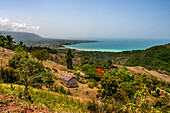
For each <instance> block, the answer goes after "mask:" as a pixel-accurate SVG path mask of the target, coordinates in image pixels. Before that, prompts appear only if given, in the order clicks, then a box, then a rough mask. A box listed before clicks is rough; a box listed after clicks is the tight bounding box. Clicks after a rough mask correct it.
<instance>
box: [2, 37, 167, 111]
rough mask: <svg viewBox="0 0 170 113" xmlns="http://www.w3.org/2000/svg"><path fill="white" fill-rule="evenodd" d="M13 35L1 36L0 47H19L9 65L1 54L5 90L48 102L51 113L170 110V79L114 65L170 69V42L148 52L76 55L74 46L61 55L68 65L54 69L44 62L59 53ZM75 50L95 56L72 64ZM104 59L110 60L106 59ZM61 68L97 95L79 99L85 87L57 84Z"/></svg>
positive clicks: (39, 101) (21, 97) (81, 85)
mask: <svg viewBox="0 0 170 113" xmlns="http://www.w3.org/2000/svg"><path fill="white" fill-rule="evenodd" d="M12 39H13V38H12V37H11V36H7V37H5V36H3V35H0V41H1V42H0V46H2V47H4V48H8V49H11V50H15V54H14V55H12V57H11V58H10V59H9V60H8V65H7V66H2V62H3V58H1V59H0V60H1V69H0V78H1V80H0V83H1V84H0V93H1V94H8V95H14V96H17V97H19V98H20V99H24V100H26V101H27V102H29V103H33V104H36V105H40V106H42V107H45V108H46V109H48V110H49V111H50V112H55V111H56V112H107V113H111V112H116V113H120V112H128V113H155V112H158V113H168V111H170V109H169V108H170V107H169V101H170V100H169V99H170V98H169V93H170V83H167V82H164V81H161V80H158V78H157V77H155V76H153V75H147V74H145V73H144V74H133V73H131V72H130V71H128V69H127V68H126V67H123V68H122V69H119V70H118V69H117V68H115V67H114V63H118V62H119V63H123V62H124V63H125V65H130V64H132V63H133V64H134V65H143V66H144V67H145V66H146V68H149V69H155V70H158V71H160V70H161V71H166V72H169V68H167V66H169V61H168V60H167V59H169V53H170V51H169V47H167V46H156V47H153V48H150V49H147V50H144V51H132V52H122V53H109V52H107V53H106V54H105V55H104V53H103V52H91V53H92V54H90V52H77V53H79V54H77V53H76V51H73V52H72V51H71V50H70V49H69V50H68V51H67V52H66V56H65V59H64V60H63V59H62V60H63V61H62V60H61V59H60V63H61V64H64V63H65V62H64V61H66V63H67V68H66V67H64V66H61V67H59V68H56V67H51V68H52V69H51V68H50V67H44V65H43V64H42V61H43V60H47V59H49V57H50V54H57V51H56V50H54V49H50V48H46V47H27V46H25V45H23V42H20V43H19V44H18V45H17V44H15V45H14V42H13V40H12ZM28 52H30V53H32V55H29V53H28ZM100 53H101V55H99V54H100ZM73 54H74V55H76V56H79V55H80V56H81V55H85V54H89V56H91V55H93V57H92V56H91V57H90V58H88V57H87V56H82V57H81V59H80V60H81V63H80V64H79V65H76V67H73V66H72V65H73V64H72V63H73V62H72V59H73ZM102 55H103V56H102ZM107 55H108V56H107ZM111 55H113V56H111ZM152 55H153V56H152ZM94 56H96V57H94ZM34 57H36V58H37V59H36V58H34ZM116 57H118V58H116ZM54 58H55V56H54ZM102 58H104V59H106V60H101V59H102ZM113 58H114V59H113ZM96 59H98V60H96ZM122 60H123V61H122ZM142 60H143V61H142ZM45 63H46V62H45ZM127 63H129V64H127ZM135 63H136V64H135ZM154 63H155V64H154ZM51 64H52V61H51ZM50 66H54V65H50ZM52 70H54V71H52ZM60 71H66V72H70V73H73V74H74V75H75V76H76V77H77V78H78V79H79V80H78V81H79V82H80V83H82V84H80V83H78V84H79V85H80V87H81V88H83V89H84V88H85V87H87V88H88V89H89V90H88V91H86V90H85V95H88V94H89V93H90V92H89V91H95V92H93V94H97V95H95V96H96V98H94V99H91V98H87V100H88V101H85V100H83V102H80V100H81V99H82V98H81V99H80V100H79V98H77V97H76V99H75V96H78V95H74V93H75V92H76V91H80V89H78V88H76V89H75V90H72V91H71V89H65V88H64V87H63V86H61V85H58V82H59V80H58V78H57V77H56V76H54V75H52V74H53V73H55V74H59V73H60ZM50 72H51V73H50ZM94 89H95V90H94ZM78 93H79V92H78ZM81 93H82V92H81ZM89 96H91V95H89Z"/></svg>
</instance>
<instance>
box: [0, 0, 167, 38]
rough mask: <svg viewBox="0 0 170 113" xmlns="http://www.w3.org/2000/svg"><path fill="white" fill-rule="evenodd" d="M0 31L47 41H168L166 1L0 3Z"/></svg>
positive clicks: (18, 0)
mask: <svg viewBox="0 0 170 113" xmlns="http://www.w3.org/2000/svg"><path fill="white" fill-rule="evenodd" d="M0 30H7V31H20V32H22V31H24V32H33V33H36V34H39V35H41V36H44V37H50V38H74V39H76V38H77V39H80V38H81V39H86V38H87V39H92V38H94V39H95V38H160V39H161V38H170V0H0Z"/></svg>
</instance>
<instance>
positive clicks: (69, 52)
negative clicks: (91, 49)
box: [65, 49, 74, 69]
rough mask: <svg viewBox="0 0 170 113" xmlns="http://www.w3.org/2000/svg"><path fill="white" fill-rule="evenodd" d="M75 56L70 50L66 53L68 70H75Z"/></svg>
mask: <svg viewBox="0 0 170 113" xmlns="http://www.w3.org/2000/svg"><path fill="white" fill-rule="evenodd" d="M73 57H74V56H73V54H72V52H71V50H70V49H68V51H67V52H66V56H65V58H66V63H67V69H73V66H72V58H73Z"/></svg>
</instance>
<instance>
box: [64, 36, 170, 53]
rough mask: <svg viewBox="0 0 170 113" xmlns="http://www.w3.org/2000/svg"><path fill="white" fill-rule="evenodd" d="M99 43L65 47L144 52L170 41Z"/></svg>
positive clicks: (143, 40) (108, 41)
mask: <svg viewBox="0 0 170 113" xmlns="http://www.w3.org/2000/svg"><path fill="white" fill-rule="evenodd" d="M96 41H97V42H91V43H80V44H75V45H65V47H68V48H72V49H78V50H84V51H106V52H121V51H131V50H144V49H147V48H150V47H152V46H156V45H163V44H167V43H170V39H118V38H114V39H105V38H103V39H97V40H96Z"/></svg>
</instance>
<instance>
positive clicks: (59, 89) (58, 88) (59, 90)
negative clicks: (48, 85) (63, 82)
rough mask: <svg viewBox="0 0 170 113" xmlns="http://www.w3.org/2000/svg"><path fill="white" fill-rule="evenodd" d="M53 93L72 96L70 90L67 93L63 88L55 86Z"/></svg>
mask: <svg viewBox="0 0 170 113" xmlns="http://www.w3.org/2000/svg"><path fill="white" fill-rule="evenodd" d="M53 91H55V92H58V93H63V94H65V95H72V93H71V91H70V89H68V91H67V90H65V89H64V88H63V87H62V86H59V87H56V86H55V87H54V90H53Z"/></svg>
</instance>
